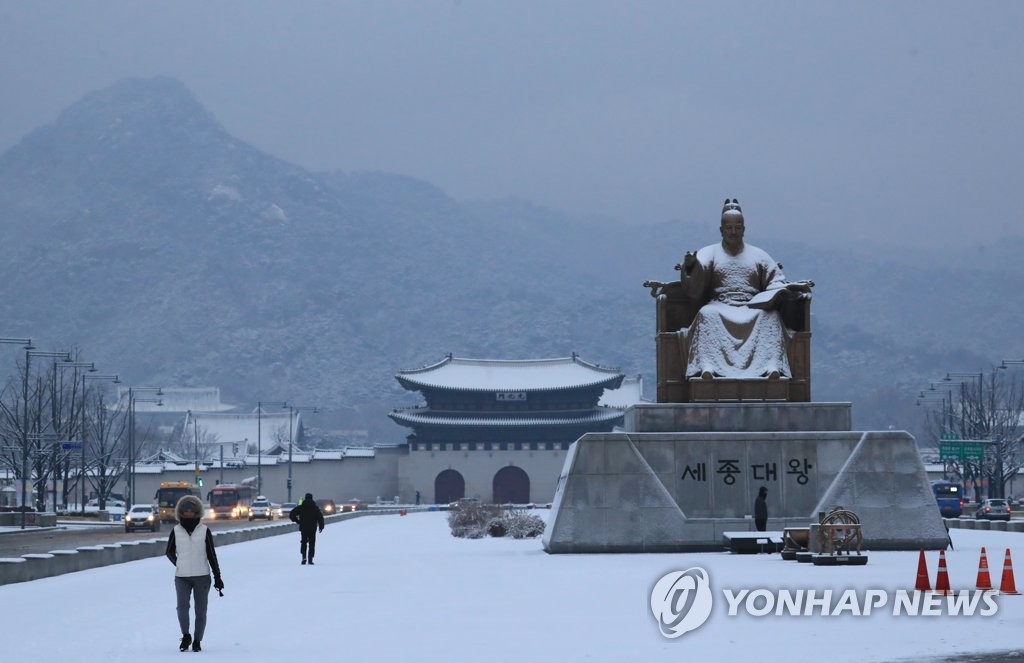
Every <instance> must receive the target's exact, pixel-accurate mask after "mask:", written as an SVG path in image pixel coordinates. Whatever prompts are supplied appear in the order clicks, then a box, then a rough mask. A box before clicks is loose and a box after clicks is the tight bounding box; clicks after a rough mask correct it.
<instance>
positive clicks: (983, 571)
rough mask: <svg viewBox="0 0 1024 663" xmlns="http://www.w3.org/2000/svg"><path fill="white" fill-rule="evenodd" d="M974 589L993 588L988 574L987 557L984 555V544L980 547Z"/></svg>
mask: <svg viewBox="0 0 1024 663" xmlns="http://www.w3.org/2000/svg"><path fill="white" fill-rule="evenodd" d="M975 585H976V589H993V587H992V578H991V577H989V575H988V557H987V556H986V555H985V546H982V547H981V561H980V562H978V582H976V583H975Z"/></svg>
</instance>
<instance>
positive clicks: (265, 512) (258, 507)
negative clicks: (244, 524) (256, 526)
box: [249, 495, 274, 520]
mask: <svg viewBox="0 0 1024 663" xmlns="http://www.w3.org/2000/svg"><path fill="white" fill-rule="evenodd" d="M257 518H265V519H266V520H273V519H274V508H273V507H272V506H271V505H270V500H268V499H267V498H266V497H264V496H263V495H257V496H256V499H254V500H253V501H252V504H251V505H250V506H249V520H255V519H257Z"/></svg>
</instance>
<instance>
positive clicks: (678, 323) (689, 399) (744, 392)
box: [644, 281, 811, 403]
mask: <svg viewBox="0 0 1024 663" xmlns="http://www.w3.org/2000/svg"><path fill="white" fill-rule="evenodd" d="M644 285H645V286H647V287H649V288H651V295H652V296H654V297H655V299H656V301H657V304H656V309H657V341H656V348H657V350H656V352H657V371H658V402H659V403H708V402H730V401H732V402H736V401H775V402H779V401H782V402H785V401H788V402H793V403H807V402H810V400H811V299H810V297H802V298H799V299H787V300H783V304H782V306H781V308H780V309H779V313H780V314H781V316H782V322H783V324H784V325H785V326H786V327H787V328H788V329H789V330H790V331H791V332H793V333H792V338H791V339H790V341H789V344H788V346H787V353H786V354H787V356H788V358H789V367H790V370H791V371H792V373H793V375H792V377H790V378H781V379H778V380H770V379H768V378H757V379H746V378H720V377H716V378H714V379H711V380H704V379H701V378H700V377H693V378H687V377H686V375H685V373H686V366H687V364H688V363H689V357H688V356H687V355H688V348H687V347H686V344H685V343H680V337H679V334H678V332H679V330H680V329H683V328H685V327H689V326H690V324H692V323H693V319H694V318H695V317H696V315H697V311H698V310H699V309H700V303H699V302H696V301H694V300H693V299H691V298H689V297H687V296H686V295H685V294H684V292H683V287H682V284H681V283H680V282H679V281H673V282H671V283H657V282H653V281H651V282H648V283H645V284H644Z"/></svg>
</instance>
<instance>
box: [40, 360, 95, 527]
mask: <svg viewBox="0 0 1024 663" xmlns="http://www.w3.org/2000/svg"><path fill="white" fill-rule="evenodd" d="M59 367H60V368H73V369H75V371H76V373H77V371H78V369H80V368H85V369H88V371H89V372H90V373H95V372H96V364H94V363H92V362H85V361H71V362H67V361H65V362H61V363H60V364H59ZM57 368H58V363H57V362H56V361H54V362H53V397H52V399H51V405H52V408H51V409H52V412H53V415H52V420H53V421H54V431H53V432H54V433H56V434H57V438H58V439H57V441H56V442H54V445H53V470H52V471H53V511H54V513H56V512H57V470H58V467H59V466H58V463H57V444H59V443H60V433H59V431H57V427H56V421H57ZM82 374H83V375H84V374H85V373H84V372H83V373H82ZM76 382H78V377H77V375H76V376H75V377H74V378H73V379H72V383H76ZM73 397H74V392H72V398H73ZM71 405H72V407H71V412H70V415H69V417H68V435H67V438H66V439H67V440H68V441H69V442H70V441H71V436H72V434H73V433H74V430H75V425H74V424H75V419H74V415H75V410H74V400H72V401H71ZM69 455H70V454H69ZM70 471H71V468H70V463H69V465H68V472H70ZM66 494H67V493H66V492H65V495H66Z"/></svg>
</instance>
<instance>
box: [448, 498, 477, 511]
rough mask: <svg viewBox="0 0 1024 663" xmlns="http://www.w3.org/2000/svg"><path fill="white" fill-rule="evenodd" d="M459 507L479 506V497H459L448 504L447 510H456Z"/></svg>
mask: <svg viewBox="0 0 1024 663" xmlns="http://www.w3.org/2000/svg"><path fill="white" fill-rule="evenodd" d="M460 506H480V498H479V497H461V498H459V499H457V500H455V501H454V502H450V503H449V504H448V508H449V509H457V508H459V507H460Z"/></svg>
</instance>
